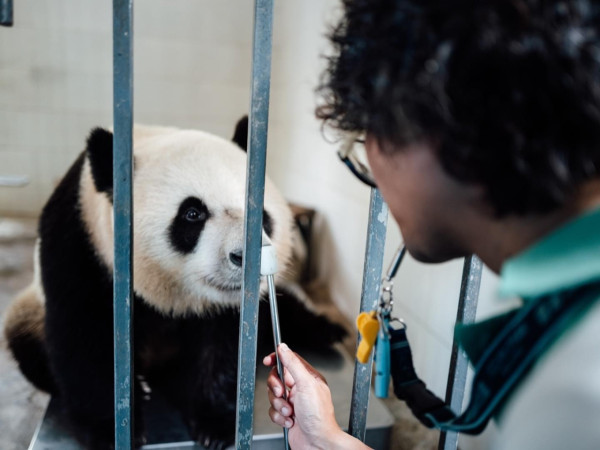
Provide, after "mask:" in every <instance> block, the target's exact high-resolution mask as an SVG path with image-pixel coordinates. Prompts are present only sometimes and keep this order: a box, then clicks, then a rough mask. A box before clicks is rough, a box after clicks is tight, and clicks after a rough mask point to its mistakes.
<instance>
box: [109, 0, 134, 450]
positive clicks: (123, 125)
mask: <svg viewBox="0 0 600 450" xmlns="http://www.w3.org/2000/svg"><path fill="white" fill-rule="evenodd" d="M113 58H114V64H113V71H114V72H113V96H114V97H113V108H114V119H113V120H114V137H113V180H114V191H113V208H114V230H115V231H114V255H115V258H114V322H113V324H114V360H115V372H114V375H115V399H114V400H115V449H117V450H129V449H131V448H132V432H133V414H132V411H133V396H132V390H131V387H132V378H133V364H132V359H131V347H132V345H131V344H132V334H131V321H132V318H133V317H132V316H133V309H132V306H133V305H132V300H133V270H132V255H133V241H132V237H133V198H132V174H133V158H132V142H133V136H132V131H133V130H132V128H133V0H113Z"/></svg>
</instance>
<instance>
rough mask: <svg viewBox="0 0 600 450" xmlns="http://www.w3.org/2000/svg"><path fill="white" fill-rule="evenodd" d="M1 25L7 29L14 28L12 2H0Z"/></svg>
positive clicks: (5, 0)
mask: <svg viewBox="0 0 600 450" xmlns="http://www.w3.org/2000/svg"><path fill="white" fill-rule="evenodd" d="M0 25H4V26H5V27H12V25H13V2H12V0H0Z"/></svg>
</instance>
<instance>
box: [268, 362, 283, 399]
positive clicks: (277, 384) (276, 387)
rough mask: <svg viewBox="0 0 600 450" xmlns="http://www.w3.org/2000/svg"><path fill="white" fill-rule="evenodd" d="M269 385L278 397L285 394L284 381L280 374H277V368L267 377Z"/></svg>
mask: <svg viewBox="0 0 600 450" xmlns="http://www.w3.org/2000/svg"><path fill="white" fill-rule="evenodd" d="M267 386H268V387H269V390H270V391H271V392H273V394H275V395H276V396H277V397H281V396H283V383H282V382H281V380H280V379H279V375H277V369H275V368H273V369H271V371H270V372H269V376H268V377H267Z"/></svg>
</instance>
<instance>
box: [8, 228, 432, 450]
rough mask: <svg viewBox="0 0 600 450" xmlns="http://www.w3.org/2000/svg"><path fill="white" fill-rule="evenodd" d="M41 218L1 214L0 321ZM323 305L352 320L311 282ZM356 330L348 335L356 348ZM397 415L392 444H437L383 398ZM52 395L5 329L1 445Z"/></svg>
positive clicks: (27, 425)
mask: <svg viewBox="0 0 600 450" xmlns="http://www.w3.org/2000/svg"><path fill="white" fill-rule="evenodd" d="M35 227H36V223H35V221H34V220H31V219H12V218H11V219H7V218H0V321H2V322H3V321H4V317H5V313H6V309H7V307H8V305H9V304H10V302H11V300H12V299H13V298H14V296H15V294H17V293H18V292H19V291H20V290H21V289H23V288H25V287H26V286H27V285H28V284H29V283H30V282H31V280H32V277H33V247H34V243H35ZM309 291H310V294H311V296H312V297H313V298H315V299H316V302H317V303H318V307H319V309H322V310H324V311H325V312H326V313H327V314H328V315H330V316H332V317H334V318H336V319H337V320H339V321H341V322H344V323H346V324H347V325H348V327H350V324H349V323H348V321H347V320H345V319H344V318H343V317H342V315H341V314H340V312H339V310H337V308H336V307H335V306H334V305H333V304H332V303H331V302H330V301H329V298H328V295H327V293H326V291H325V290H324V289H323V288H322V287H321V285H320V284H314V285H312V286H310V287H309ZM355 342H356V337H355V336H350V337H349V338H348V339H347V340H346V341H345V347H346V348H347V350H348V351H350V352H352V351H353V350H352V349H353V347H354V345H355ZM384 401H385V403H386V405H387V407H388V408H389V409H390V411H391V412H392V414H393V415H394V417H395V424H394V427H393V430H392V438H391V442H392V445H391V447H390V448H391V450H434V449H436V448H437V441H438V438H439V433H438V432H436V431H431V430H428V429H427V428H425V427H423V426H422V425H420V424H419V422H418V421H416V420H415V419H414V418H413V417H412V415H411V413H410V411H409V410H408V409H407V408H406V406H405V405H404V403H403V402H400V401H398V400H396V399H394V398H393V396H391V398H390V399H388V400H384ZM47 402H48V396H47V395H46V394H43V393H41V392H39V391H37V390H35V389H34V388H33V387H32V386H31V385H30V384H29V383H28V382H27V381H26V380H25V379H24V378H23V376H22V375H21V372H20V371H19V369H18V367H17V365H16V364H15V362H14V360H13V359H12V357H11V355H10V354H9V352H8V349H7V346H6V340H5V339H4V335H3V333H0V449H2V450H23V449H26V448H27V447H28V445H29V442H30V441H31V438H32V436H33V433H34V431H35V428H36V426H37V424H38V423H39V421H40V420H41V418H42V415H43V412H44V410H45V408H46V405H47Z"/></svg>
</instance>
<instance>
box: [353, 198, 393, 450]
mask: <svg viewBox="0 0 600 450" xmlns="http://www.w3.org/2000/svg"><path fill="white" fill-rule="evenodd" d="M387 217H388V208H387V205H386V204H385V203H384V201H383V197H382V196H381V193H380V192H379V190H377V189H373V190H371V205H370V209H369V226H368V230H367V248H366V255H365V266H364V272H363V286H362V294H361V299H360V310H361V311H371V310H373V309H375V308H376V307H377V301H378V299H379V288H380V285H381V274H382V267H383V250H384V245H385V232H386V228H387ZM359 339H360V337H359ZM372 369H373V355H371V356H370V357H369V360H368V361H367V363H366V364H360V363H359V362H358V361H355V363H354V382H353V386H352V403H351V406H350V422H349V424H348V432H349V433H350V434H351V435H352V436H354V437H355V438H358V439H360V440H361V441H364V440H365V432H366V427H367V410H368V408H369V392H370V389H371V373H372Z"/></svg>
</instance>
